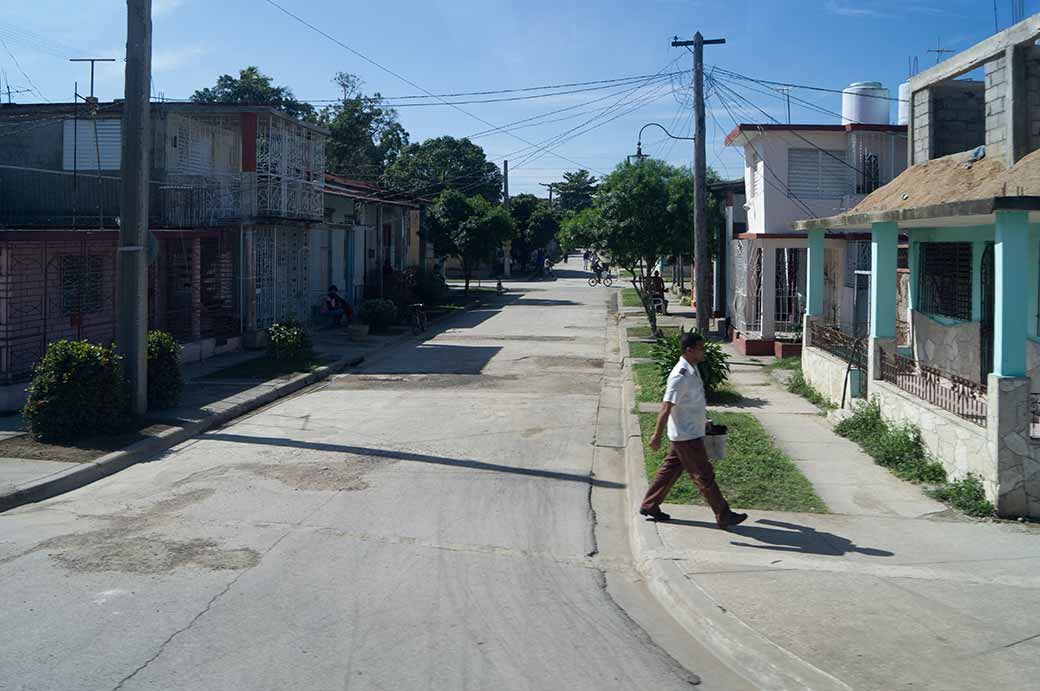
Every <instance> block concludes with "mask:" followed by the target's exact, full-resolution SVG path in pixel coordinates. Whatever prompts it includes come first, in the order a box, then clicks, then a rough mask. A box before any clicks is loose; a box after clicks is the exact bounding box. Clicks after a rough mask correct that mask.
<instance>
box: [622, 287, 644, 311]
mask: <svg viewBox="0 0 1040 691" xmlns="http://www.w3.org/2000/svg"><path fill="white" fill-rule="evenodd" d="M621 305H622V306H623V307H642V306H643V302H642V301H641V300H640V299H639V293H637V292H636V289H635V288H625V289H624V290H622V291H621Z"/></svg>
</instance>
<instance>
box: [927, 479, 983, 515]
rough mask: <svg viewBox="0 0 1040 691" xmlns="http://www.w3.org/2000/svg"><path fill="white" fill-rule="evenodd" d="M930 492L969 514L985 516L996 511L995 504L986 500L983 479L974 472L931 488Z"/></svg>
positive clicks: (945, 502) (936, 497)
mask: <svg viewBox="0 0 1040 691" xmlns="http://www.w3.org/2000/svg"><path fill="white" fill-rule="evenodd" d="M928 494H929V495H931V496H932V497H933V498H934V499H938V500H939V501H941V502H943V503H944V504H949V505H950V506H952V507H953V508H955V509H957V510H959V511H963V512H964V513H966V514H968V515H969V516H976V517H978V518H985V517H987V516H992V515H993V513H994V509H993V504H991V503H990V502H989V501H987V500H986V491H985V490H984V489H983V488H982V479H981V478H979V476H977V475H973V474H972V473H968V474H967V475H966V476H965V477H963V478H961V479H960V480H955V481H953V482H951V483H949V484H947V485H943V486H942V487H937V488H935V489H933V490H929V492H928Z"/></svg>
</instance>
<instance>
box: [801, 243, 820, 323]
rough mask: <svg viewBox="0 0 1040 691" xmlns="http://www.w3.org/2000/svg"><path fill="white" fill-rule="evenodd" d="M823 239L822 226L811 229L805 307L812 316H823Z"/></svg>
mask: <svg viewBox="0 0 1040 691" xmlns="http://www.w3.org/2000/svg"><path fill="white" fill-rule="evenodd" d="M823 239H824V231H823V229H822V228H820V229H813V230H810V231H809V251H808V259H809V280H808V281H807V284H808V291H807V292H808V295H807V296H806V300H805V302H806V305H805V309H806V313H807V314H808V315H809V316H810V317H822V316H823V262H824V259H823V255H824V242H823Z"/></svg>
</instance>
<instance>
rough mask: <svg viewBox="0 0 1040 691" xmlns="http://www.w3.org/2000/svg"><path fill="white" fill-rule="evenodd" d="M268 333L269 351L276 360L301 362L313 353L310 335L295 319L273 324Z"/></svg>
mask: <svg viewBox="0 0 1040 691" xmlns="http://www.w3.org/2000/svg"><path fill="white" fill-rule="evenodd" d="M267 335H268V344H267V352H268V354H269V355H270V356H271V357H272V358H273V359H274V360H275V361H276V362H280V363H286V364H288V363H292V362H301V361H303V360H306V359H308V358H310V356H311V355H312V353H313V348H312V346H311V338H310V335H309V334H308V333H307V330H306V329H305V328H304V327H303V324H301V323H300V322H298V321H296V320H295V319H289V320H287V321H284V322H278V323H276V324H272V325H271V327H270V328H269V329H268V330H267Z"/></svg>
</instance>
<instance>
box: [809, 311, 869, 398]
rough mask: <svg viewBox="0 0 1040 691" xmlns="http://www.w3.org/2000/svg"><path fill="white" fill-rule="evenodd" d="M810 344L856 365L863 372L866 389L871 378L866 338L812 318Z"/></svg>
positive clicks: (863, 382) (862, 380) (862, 379)
mask: <svg viewBox="0 0 1040 691" xmlns="http://www.w3.org/2000/svg"><path fill="white" fill-rule="evenodd" d="M809 344H810V345H811V346H812V347H813V348H819V349H820V350H825V351H827V352H828V353H830V354H831V355H834V356H836V357H839V358H841V359H842V360H844V361H845V362H850V363H852V364H853V365H855V366H856V367H857V368H858V369H859V370H860V372H862V373H863V374H862V376H861V377H860V381H861V382H862V384H861V386H862V387H863V388H862V389H861V391H862V390H865V389H866V387H867V386H868V379H869V377H867V339H866V338H857V337H854V336H850V335H848V334H847V333H844V332H843V331H841V329H840V328H839V327H838V325H837V324H827V323H825V322H821V321H816V320H812V321H810V322H809Z"/></svg>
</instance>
